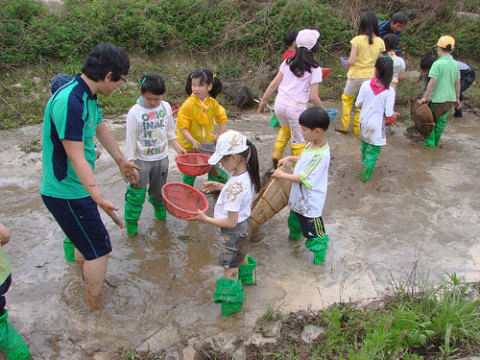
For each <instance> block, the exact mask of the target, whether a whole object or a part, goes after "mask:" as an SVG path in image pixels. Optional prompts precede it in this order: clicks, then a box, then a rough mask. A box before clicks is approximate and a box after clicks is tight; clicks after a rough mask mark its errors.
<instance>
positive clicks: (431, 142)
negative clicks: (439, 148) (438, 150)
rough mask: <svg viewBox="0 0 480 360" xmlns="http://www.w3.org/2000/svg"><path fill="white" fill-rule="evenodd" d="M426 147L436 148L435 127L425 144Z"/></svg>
mask: <svg viewBox="0 0 480 360" xmlns="http://www.w3.org/2000/svg"><path fill="white" fill-rule="evenodd" d="M423 145H425V146H430V147H435V127H434V128H433V130H432V132H431V133H430V135H428V137H427V139H426V140H425V142H424V143H423Z"/></svg>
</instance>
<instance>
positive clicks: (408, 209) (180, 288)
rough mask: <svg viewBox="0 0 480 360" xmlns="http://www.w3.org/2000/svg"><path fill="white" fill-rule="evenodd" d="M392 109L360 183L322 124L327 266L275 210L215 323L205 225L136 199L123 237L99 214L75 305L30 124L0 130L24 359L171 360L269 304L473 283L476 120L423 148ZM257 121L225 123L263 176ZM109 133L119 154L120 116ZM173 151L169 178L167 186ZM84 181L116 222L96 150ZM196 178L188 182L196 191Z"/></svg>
mask: <svg viewBox="0 0 480 360" xmlns="http://www.w3.org/2000/svg"><path fill="white" fill-rule="evenodd" d="M327 105H328V107H337V108H338V104H336V103H327ZM397 111H398V110H397ZM400 113H401V114H402V115H401V117H400V120H398V121H397V122H396V123H394V124H393V125H392V126H391V127H390V128H389V133H390V134H389V136H388V139H387V143H388V144H387V146H385V147H384V148H383V149H382V153H381V155H380V157H379V159H378V161H377V166H376V168H375V171H374V173H373V175H372V177H371V179H370V180H369V181H368V182H367V183H361V182H360V181H359V180H358V175H359V173H360V170H361V156H360V141H359V139H358V138H356V137H354V136H353V134H351V133H350V134H348V135H343V134H340V133H337V132H335V131H333V128H334V127H335V126H338V123H339V118H337V119H336V120H335V121H334V122H333V123H332V126H331V128H330V129H329V131H328V141H329V145H330V148H331V154H332V159H331V164H330V174H329V188H328V195H327V200H326V203H325V208H324V214H323V219H324V223H325V227H326V231H327V233H328V234H329V237H330V243H329V246H330V247H329V249H328V252H327V256H326V262H325V263H324V264H322V265H313V258H312V255H311V253H310V252H309V251H308V250H307V249H306V248H305V246H304V244H303V241H290V240H288V239H287V233H288V231H287V226H286V219H287V216H288V210H287V209H284V210H282V211H281V212H280V213H279V214H277V215H276V216H275V217H274V218H273V219H271V220H270V221H269V222H267V223H265V224H264V225H262V226H261V227H260V228H259V229H258V231H257V232H256V233H255V234H254V235H253V236H252V239H251V246H250V251H249V253H250V254H251V255H252V256H253V257H255V259H256V260H257V270H256V285H253V286H249V287H247V288H246V289H245V295H246V303H245V304H244V308H243V311H242V312H241V313H238V314H236V315H233V316H231V317H227V318H223V317H222V316H221V314H220V306H219V305H216V304H214V303H213V293H214V290H215V286H216V285H215V282H216V279H217V278H219V277H221V276H222V269H220V268H219V267H218V266H217V265H216V263H217V262H216V258H217V243H216V242H217V239H218V229H217V228H215V227H213V226H210V225H207V224H201V223H188V222H185V221H182V220H179V219H176V218H174V217H172V216H171V215H168V216H167V220H166V221H164V222H160V221H158V220H156V219H155V218H154V216H153V208H152V207H151V205H150V204H149V203H148V202H145V204H144V210H143V212H142V216H141V220H140V227H139V234H138V235H137V236H135V237H133V238H130V237H128V236H127V234H126V231H125V230H121V229H119V228H118V227H116V226H115V224H114V223H113V221H111V220H110V219H109V218H108V216H106V215H105V214H102V217H103V218H104V220H105V223H106V225H107V228H108V229H109V232H110V235H111V239H112V245H113V252H112V254H111V257H110V259H109V263H108V272H107V283H106V284H105V287H104V306H103V307H102V308H100V309H97V310H93V311H91V310H90V309H88V308H87V307H86V306H85V305H84V287H83V282H82V281H81V279H80V276H79V275H78V272H77V269H76V267H75V265H72V264H68V263H66V262H65V260H64V257H63V248H62V239H63V237H64V235H63V233H62V231H61V230H60V228H59V227H58V226H57V224H56V223H55V221H54V219H53V217H52V216H51V215H50V213H49V212H48V211H47V209H46V208H45V207H44V205H43V203H42V201H41V198H40V195H39V183H40V175H41V155H40V153H30V154H25V153H23V152H21V151H20V149H19V148H20V145H22V144H24V143H28V142H30V141H32V140H35V139H38V138H39V136H40V135H39V134H40V132H41V128H40V126H33V127H26V128H22V129H17V130H13V131H2V132H0V139H1V141H0V158H1V159H2V160H1V161H0V221H2V222H3V223H4V224H5V225H7V226H8V227H10V229H11V230H12V239H11V241H10V243H9V244H7V245H6V246H5V247H4V250H5V252H6V254H7V256H8V258H9V260H10V262H11V265H12V275H13V285H12V287H11V289H10V291H9V293H8V295H7V308H8V309H9V318H10V320H11V322H12V324H13V325H14V326H15V327H16V329H17V330H18V331H19V333H20V334H21V335H22V336H24V338H25V339H26V341H27V344H28V345H29V347H30V348H31V351H32V354H33V356H34V359H70V360H84V359H92V358H95V359H100V358H102V359H111V358H114V357H115V355H113V354H115V351H116V350H117V349H118V348H119V347H124V348H127V349H143V350H145V349H147V346H148V347H150V349H152V350H154V351H159V350H162V349H163V350H164V351H167V352H169V353H170V354H172V355H171V356H173V357H172V358H173V359H175V358H178V359H181V358H182V357H183V354H185V351H184V350H182V349H184V348H185V347H187V346H188V345H191V342H190V343H189V339H194V338H206V337H209V336H218V334H223V335H224V336H227V337H228V336H229V335H232V336H239V335H242V334H248V333H249V332H251V331H252V329H254V327H255V323H256V321H257V319H258V318H260V317H261V316H262V315H263V314H264V313H265V311H266V310H267V308H269V307H272V306H273V307H274V308H278V309H279V310H280V311H282V312H291V311H299V310H306V309H313V310H315V309H320V308H324V307H327V306H329V305H331V304H333V303H335V302H337V303H338V302H342V301H343V302H346V301H350V300H352V301H369V300H372V299H376V298H378V297H381V296H383V295H385V294H388V292H389V291H390V290H392V289H393V288H395V286H397V285H399V284H401V283H406V282H408V281H413V280H414V279H422V280H423V279H425V278H427V279H428V280H429V281H431V282H438V281H441V280H442V279H445V278H446V277H447V274H450V273H456V274H457V275H459V276H462V277H464V278H465V280H467V281H478V280H479V265H480V246H479V239H480V194H479V186H478V179H479V175H480V173H479V166H478V154H479V150H480V142H479V141H478V139H479V138H480V129H479V121H480V119H479V118H478V117H475V116H474V115H473V114H471V113H466V114H465V115H464V118H462V119H455V120H452V121H451V122H449V124H448V125H447V127H446V130H445V134H444V136H443V138H442V140H441V142H440V144H441V146H440V147H439V148H436V149H432V148H428V147H425V146H422V145H421V141H419V139H416V138H415V137H411V136H408V132H407V126H409V125H411V123H410V122H409V120H408V116H407V115H404V114H407V113H408V109H400ZM270 116H271V114H268V113H266V114H263V115H260V116H258V115H256V114H255V113H253V112H249V113H244V114H242V115H241V116H239V117H237V118H233V119H231V121H230V122H229V127H230V128H232V129H236V130H239V131H242V132H244V133H245V134H246V135H247V136H248V137H249V138H251V139H252V140H253V142H254V143H255V144H256V145H257V147H258V148H259V154H260V162H261V166H262V172H265V171H267V170H268V167H269V166H270V163H271V159H270V156H271V152H272V147H273V142H274V139H275V137H276V131H277V130H276V129H273V128H271V127H269V126H268V123H269V119H270ZM109 126H110V127H111V129H112V130H113V132H114V135H115V138H116V139H117V140H118V142H119V143H120V145H121V146H123V142H124V139H125V128H124V122H123V119H117V121H109ZM171 151H173V150H171ZM173 155H174V154H173V152H172V153H171V157H170V159H171V160H170V171H169V181H178V182H180V181H181V174H180V173H179V171H178V169H177V168H176V165H175V163H174V161H173ZM95 173H96V177H97V181H98V183H99V184H100V188H101V190H102V192H103V194H104V196H105V197H106V198H107V199H109V200H111V201H112V202H114V203H115V204H116V205H117V206H118V207H119V208H120V210H119V214H122V215H123V207H124V200H123V196H124V192H125V188H126V185H125V183H124V182H123V180H122V178H121V177H120V175H119V174H118V171H117V168H116V166H115V164H114V161H113V160H112V159H111V158H110V157H109V155H108V154H106V153H104V154H103V155H102V157H101V158H100V159H99V160H98V162H97V167H96V170H95ZM205 180H206V176H203V177H200V178H199V179H197V183H196V185H197V187H198V186H199V185H200V184H201V183H202V182H203V181H205ZM209 200H210V210H209V211H212V210H213V198H212V197H210V198H209ZM245 336H246V335H245ZM147 344H148V345H147ZM182 351H183V352H182ZM100 354H101V355H100ZM100 356H102V357H100Z"/></svg>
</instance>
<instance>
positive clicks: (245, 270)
mask: <svg viewBox="0 0 480 360" xmlns="http://www.w3.org/2000/svg"><path fill="white" fill-rule="evenodd" d="M247 261H248V264H242V265H240V267H239V268H238V280H239V281H241V282H242V284H244V285H251V284H253V283H254V281H253V270H254V269H255V266H257V262H256V261H255V259H254V258H253V257H251V256H250V255H247Z"/></svg>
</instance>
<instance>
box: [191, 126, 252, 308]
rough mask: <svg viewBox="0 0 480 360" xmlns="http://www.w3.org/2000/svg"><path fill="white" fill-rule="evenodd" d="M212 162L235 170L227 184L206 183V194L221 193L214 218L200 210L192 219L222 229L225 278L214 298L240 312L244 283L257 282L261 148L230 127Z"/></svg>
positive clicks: (221, 138) (219, 283)
mask: <svg viewBox="0 0 480 360" xmlns="http://www.w3.org/2000/svg"><path fill="white" fill-rule="evenodd" d="M208 162H209V163H210V164H212V165H215V164H217V163H218V162H220V163H221V164H222V166H223V168H224V169H225V170H226V171H228V172H231V173H233V174H232V176H231V177H229V179H228V181H227V182H226V183H225V184H222V183H219V182H216V181H207V182H205V183H204V184H203V185H202V187H201V188H202V189H203V190H204V191H205V192H206V193H210V192H212V191H218V190H221V192H220V195H219V197H218V200H217V202H216V204H215V209H214V215H213V217H210V216H207V215H206V214H205V213H203V212H201V211H200V210H199V212H198V216H196V217H194V218H193V219H192V220H197V221H204V222H207V223H210V224H213V225H216V226H218V227H220V228H221V238H220V239H221V240H220V246H221V250H220V254H219V256H218V262H219V265H220V266H221V267H223V268H224V275H223V276H224V277H223V278H221V279H218V280H217V289H216V291H215V295H214V301H215V303H221V304H222V315H224V316H228V315H231V314H233V313H235V312H238V311H240V310H241V308H242V304H243V302H244V301H245V298H244V295H243V287H242V283H244V284H252V283H253V277H252V273H253V269H254V267H255V260H254V259H253V257H251V256H249V255H247V246H248V236H249V232H250V221H249V216H250V209H251V206H252V200H253V192H254V190H255V191H260V175H259V166H258V156H257V150H256V148H255V145H253V144H252V143H251V142H250V141H249V140H247V138H246V137H245V136H243V135H242V134H241V133H239V132H237V131H233V130H229V131H226V132H225V133H223V134H221V135H220V136H219V137H218V141H217V146H216V149H215V153H214V154H213V155H212V156H211V157H210V159H209V161H208Z"/></svg>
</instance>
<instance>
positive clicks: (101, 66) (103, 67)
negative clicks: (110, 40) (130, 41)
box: [82, 44, 130, 81]
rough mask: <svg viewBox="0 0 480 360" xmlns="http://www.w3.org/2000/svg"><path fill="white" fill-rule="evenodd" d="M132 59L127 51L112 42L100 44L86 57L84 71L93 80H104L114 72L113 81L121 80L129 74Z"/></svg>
mask: <svg viewBox="0 0 480 360" xmlns="http://www.w3.org/2000/svg"><path fill="white" fill-rule="evenodd" d="M129 69H130V60H129V59H128V56H127V54H125V52H124V51H123V50H122V49H120V48H118V47H116V46H113V45H110V44H98V45H97V46H95V47H94V48H93V50H92V51H90V53H89V54H88V55H87V56H86V57H85V60H84V61H83V66H82V73H83V74H84V75H86V76H87V77H88V78H89V79H91V80H93V81H101V80H104V79H105V77H106V76H107V74H108V73H109V72H112V78H111V81H119V80H120V79H121V78H122V75H127V74H128V70H129Z"/></svg>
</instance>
